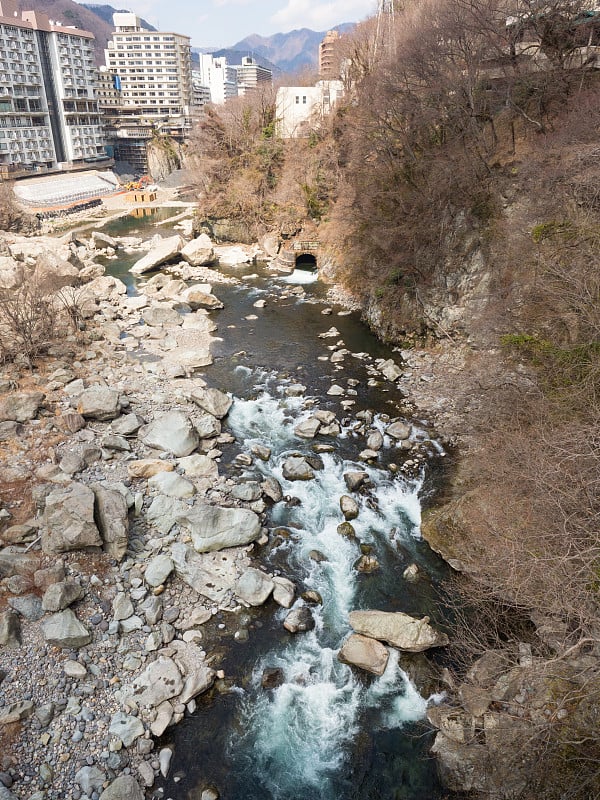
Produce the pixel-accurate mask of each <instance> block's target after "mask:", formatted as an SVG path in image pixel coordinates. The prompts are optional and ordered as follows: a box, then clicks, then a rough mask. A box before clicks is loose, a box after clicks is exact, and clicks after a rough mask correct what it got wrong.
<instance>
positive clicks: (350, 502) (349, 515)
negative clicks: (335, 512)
mask: <svg viewBox="0 0 600 800" xmlns="http://www.w3.org/2000/svg"><path fill="white" fill-rule="evenodd" d="M340 510H341V512H342V514H343V515H344V518H345V520H346V521H347V522H349V521H350V520H351V519H356V518H357V517H358V512H359V508H358V503H357V502H356V500H355V499H354V498H353V497H350V496H349V495H347V494H344V495H342V496H341V497H340Z"/></svg>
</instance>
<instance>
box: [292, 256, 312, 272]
mask: <svg viewBox="0 0 600 800" xmlns="http://www.w3.org/2000/svg"><path fill="white" fill-rule="evenodd" d="M296 269H305V270H308V271H309V272H315V271H316V269H317V257H316V256H314V255H313V254H312V253H300V254H299V255H297V256H296Z"/></svg>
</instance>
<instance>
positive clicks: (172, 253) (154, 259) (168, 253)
mask: <svg viewBox="0 0 600 800" xmlns="http://www.w3.org/2000/svg"><path fill="white" fill-rule="evenodd" d="M182 248H183V239H182V238H181V236H169V237H167V238H166V239H162V240H160V241H159V242H158V243H157V244H155V245H154V246H153V247H152V249H151V250H150V252H149V253H147V254H146V255H145V256H144V257H143V258H140V260H139V261H136V262H135V264H134V265H133V267H131V270H130V272H131V273H133V274H134V275H142V274H143V273H144V272H149V271H150V270H151V269H155V268H156V267H159V266H161V264H166V263H167V262H168V261H172V260H173V259H174V258H175V257H176V256H177V255H178V254H179V253H180V251H181V249H182Z"/></svg>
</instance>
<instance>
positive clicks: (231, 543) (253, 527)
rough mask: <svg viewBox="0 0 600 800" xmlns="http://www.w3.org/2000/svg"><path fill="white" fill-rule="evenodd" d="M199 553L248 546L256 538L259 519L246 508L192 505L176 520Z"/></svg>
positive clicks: (259, 528)
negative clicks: (186, 531)
mask: <svg viewBox="0 0 600 800" xmlns="http://www.w3.org/2000/svg"><path fill="white" fill-rule="evenodd" d="M177 522H179V524H180V525H183V526H184V527H186V528H188V529H189V531H190V534H191V536H192V543H193V545H194V548H195V549H196V550H197V551H198V552H199V553H208V552H211V551H213V550H222V549H223V548H224V547H238V546H240V545H245V544H250V542H254V541H256V540H257V539H258V537H259V536H260V531H261V525H260V518H259V517H258V515H257V514H255V513H254V511H250V509H247V508H223V507H221V506H208V505H203V504H200V505H196V506H193V507H192V508H189V509H188V510H186V511H184V512H183V513H181V514H179V515H178V517H177Z"/></svg>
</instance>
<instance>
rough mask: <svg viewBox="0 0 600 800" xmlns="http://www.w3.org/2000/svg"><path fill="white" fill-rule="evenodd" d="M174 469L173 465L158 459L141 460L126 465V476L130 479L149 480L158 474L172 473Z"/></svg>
mask: <svg viewBox="0 0 600 800" xmlns="http://www.w3.org/2000/svg"><path fill="white" fill-rule="evenodd" d="M174 469H175V465H174V464H170V463H169V462H168V461H163V460H162V459H160V458H142V459H140V460H139V461H130V462H129V463H128V464H127V474H128V476H129V477H130V478H151V477H152V476H153V475H156V474H157V473H159V472H172V471H173V470H174Z"/></svg>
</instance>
